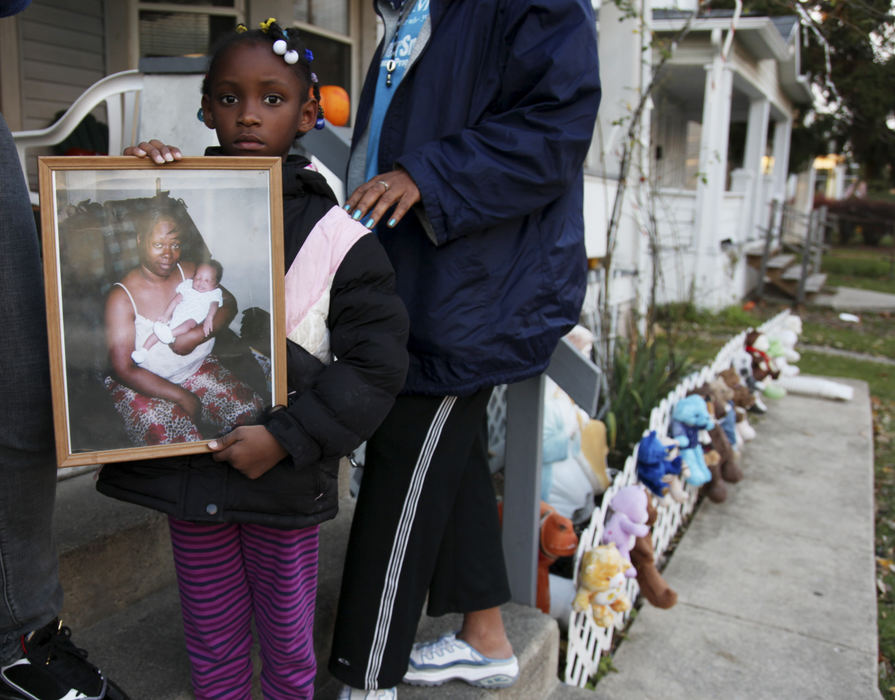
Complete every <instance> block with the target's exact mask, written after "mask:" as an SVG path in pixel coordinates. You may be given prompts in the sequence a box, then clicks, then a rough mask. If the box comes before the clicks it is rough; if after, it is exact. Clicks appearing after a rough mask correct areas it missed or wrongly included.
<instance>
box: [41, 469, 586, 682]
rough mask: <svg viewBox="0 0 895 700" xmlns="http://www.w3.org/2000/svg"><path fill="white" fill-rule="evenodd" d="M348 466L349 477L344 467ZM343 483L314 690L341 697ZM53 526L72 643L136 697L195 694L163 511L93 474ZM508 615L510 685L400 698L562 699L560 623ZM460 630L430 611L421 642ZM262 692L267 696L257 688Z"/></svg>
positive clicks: (59, 510)
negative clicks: (101, 483)
mask: <svg viewBox="0 0 895 700" xmlns="http://www.w3.org/2000/svg"><path fill="white" fill-rule="evenodd" d="M344 472H345V473H344V474H343V476H346V477H347V469H345V470H344ZM342 484H343V494H344V495H343V496H342V498H341V500H340V510H339V515H338V517H336V518H335V519H334V520H332V521H329V522H327V523H324V524H323V525H322V526H321V530H320V561H319V580H318V597H317V610H316V625H315V650H316V653H317V657H318V660H319V667H318V677H317V693H316V695H315V697H317V698H319V699H322V700H327V699H330V700H331V699H333V698H335V697H336V695H337V694H338V690H339V688H340V685H341V684H340V683H339V682H337V681H336V680H335V679H333V678H332V677H331V676H330V675H329V673H328V672H327V670H326V661H327V658H328V655H329V646H330V640H331V638H332V629H333V625H334V622H335V613H336V604H337V597H338V590H339V581H340V577H341V570H342V562H343V560H344V556H345V547H346V545H347V540H348V531H349V527H350V523H351V517H352V515H353V512H354V499H352V498H351V497H350V496H348V495H347V493H346V492H347V486H345V485H346V484H347V478H344V479H342ZM55 530H56V534H57V542H58V545H59V550H60V575H61V578H62V583H63V587H64V588H65V594H66V597H65V604H64V606H63V619H64V620H65V622H66V624H69V625H70V626H71V627H72V628H73V630H74V640H75V642H76V643H77V644H78V645H79V646H83V647H84V648H86V649H87V650H88V651H89V652H90V658H91V660H92V661H94V662H95V663H97V664H98V665H99V666H100V667H101V668H102V669H104V670H105V671H106V672H107V673H108V674H109V676H110V677H112V678H114V679H115V680H116V681H117V682H118V683H119V684H120V685H121V686H122V687H123V688H124V689H125V690H126V691H127V692H128V693H129V694H130V695H131V697H132V698H133V699H134V700H187V699H189V698H191V697H192V692H191V689H190V679H189V664H188V661H187V658H186V652H185V649H184V641H183V631H182V626H181V619H180V603H179V598H178V593H177V588H176V583H175V577H174V570H173V564H172V560H171V551H170V542H169V540H168V533H167V522H166V519H165V517H164V516H162V515H161V514H159V513H156V512H155V511H151V510H148V509H145V508H141V507H139V506H133V505H130V504H126V503H120V502H118V501H115V500H113V499H110V498H106V497H105V496H102V495H100V494H98V493H97V492H96V490H95V488H94V484H93V475H92V474H86V475H82V476H77V477H74V478H72V479H68V480H66V481H62V482H60V483H59V485H58V488H57V505H56V522H55ZM504 621H505V624H506V626H507V632H508V634H509V636H510V641H511V642H512V643H513V647H514V649H515V650H516V653H517V655H518V656H519V660H520V665H521V678H520V680H519V682H518V683H517V684H516V685H515V686H514V687H513V688H509V689H505V690H503V691H499V692H494V691H484V690H481V689H477V688H473V687H472V686H468V685H466V684H463V683H459V682H457V683H448V684H445V685H444V686H442V687H440V688H414V687H411V686H402V687H401V689H400V697H401V698H402V699H403V698H411V699H416V700H423V698H452V699H453V698H458V700H465V699H467V698H469V699H470V700H472V699H473V698H482V699H484V698H486V697H487V698H504V699H507V700H509V699H516V698H518V699H520V700H544V699H545V698H561V697H564V696H563V695H556V694H555V693H556V692H558V691H562V690H564V687H562V686H561V685H560V684H559V681H558V664H559V632H558V628H557V625H556V622H555V621H554V620H552V619H551V618H549V617H548V616H546V615H544V614H542V613H541V612H540V611H539V610H537V609H535V608H530V607H527V606H521V605H514V604H509V605H507V606H506V607H505V608H504ZM458 627H459V616H445V617H443V618H424V619H423V620H422V621H421V623H420V628H419V631H418V639H420V640H423V639H432V638H434V637H435V636H437V635H440V634H442V633H443V632H445V631H447V630H451V629H457V628H458ZM256 656H257V654H256ZM257 667H258V665H257V663H256V669H257ZM256 675H257V673H256ZM256 686H257V678H256ZM569 690H572V691H576V692H577V689H569ZM256 696H257V697H260V690H259V689H258V688H257V687H256ZM572 697H574V696H572Z"/></svg>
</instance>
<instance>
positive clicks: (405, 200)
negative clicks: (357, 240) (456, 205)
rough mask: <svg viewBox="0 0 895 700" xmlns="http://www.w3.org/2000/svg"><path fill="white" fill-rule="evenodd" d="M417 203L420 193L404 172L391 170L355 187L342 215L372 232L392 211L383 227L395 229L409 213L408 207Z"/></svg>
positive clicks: (411, 179) (408, 175)
mask: <svg viewBox="0 0 895 700" xmlns="http://www.w3.org/2000/svg"><path fill="white" fill-rule="evenodd" d="M419 201H420V191H419V188H418V187H417V186H416V183H415V182H414V181H413V178H412V177H410V173H408V172H407V171H406V170H392V171H390V172H387V173H383V174H382V175H377V176H376V177H374V178H373V179H372V180H369V181H368V182H365V183H364V184H363V185H361V186H360V187H358V188H357V189H356V190H354V192H352V193H351V196H350V197H349V198H348V201H347V202H345V211H347V212H348V213H350V214H351V217H352V218H353V219H354V220H355V221H360V222H361V223H363V225H364V226H366V227H367V228H373V227H374V226H375V225H376V223H377V222H378V221H379V220H380V219H381V218H382V217H383V216H385V213H386V212H387V211H388V210H389V209H391V208H392V207H394V208H395V209H394V211H393V212H392V214H391V216H390V217H389V219H388V221H387V222H386V225H387V226H388V227H389V228H394V227H395V225H396V224H397V223H398V222H399V221H400V220H401V219H402V218H404V215H405V214H406V213H407V212H408V211H410V207H412V206H413V205H414V204H416V203H417V202H419Z"/></svg>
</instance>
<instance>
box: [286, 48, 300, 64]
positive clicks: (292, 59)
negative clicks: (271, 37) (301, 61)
mask: <svg viewBox="0 0 895 700" xmlns="http://www.w3.org/2000/svg"><path fill="white" fill-rule="evenodd" d="M283 60H284V61H286V63H288V64H289V65H290V66H291V65H292V64H294V63H298V51H296V50H295V49H289V50H288V51H287V52H286V55H285V56H283Z"/></svg>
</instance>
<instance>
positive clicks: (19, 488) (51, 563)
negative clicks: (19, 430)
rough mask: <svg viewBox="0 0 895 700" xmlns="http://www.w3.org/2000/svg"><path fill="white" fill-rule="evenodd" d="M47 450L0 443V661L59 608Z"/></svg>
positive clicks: (52, 477) (52, 472)
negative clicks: (24, 448)
mask: <svg viewBox="0 0 895 700" xmlns="http://www.w3.org/2000/svg"><path fill="white" fill-rule="evenodd" d="M55 493H56V460H55V456H54V454H53V453H52V452H47V451H42V452H28V451H25V450H12V449H9V448H8V447H0V585H2V590H0V665H5V664H7V663H9V662H11V661H14V660H15V659H17V658H19V657H21V656H22V647H21V643H20V638H21V636H22V635H23V634H27V633H29V632H32V631H33V630H35V629H37V628H39V627H42V626H43V625H45V624H47V623H48V622H49V621H50V620H52V619H53V618H55V617H56V615H58V614H59V610H60V608H61V607H62V587H61V586H60V584H59V576H58V571H57V559H56V547H55V543H54V540H53V528H52V524H53V502H54V499H55Z"/></svg>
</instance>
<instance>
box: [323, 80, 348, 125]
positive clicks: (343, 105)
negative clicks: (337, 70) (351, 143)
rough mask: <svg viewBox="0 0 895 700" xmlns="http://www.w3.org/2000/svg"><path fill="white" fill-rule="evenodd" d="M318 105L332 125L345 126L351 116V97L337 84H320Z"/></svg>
mask: <svg viewBox="0 0 895 700" xmlns="http://www.w3.org/2000/svg"><path fill="white" fill-rule="evenodd" d="M320 105H321V106H322V107H323V116H324V117H326V121H328V122H329V123H330V124H332V125H333V126H345V125H346V124H348V119H349V117H350V116H351V98H349V97H348V92H347V91H346V90H345V88H343V87H340V86H339V85H321V86H320Z"/></svg>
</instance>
